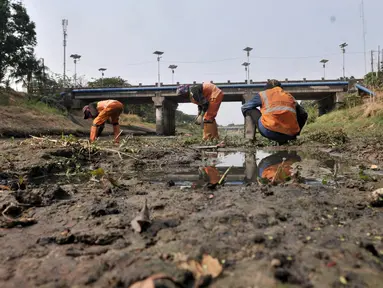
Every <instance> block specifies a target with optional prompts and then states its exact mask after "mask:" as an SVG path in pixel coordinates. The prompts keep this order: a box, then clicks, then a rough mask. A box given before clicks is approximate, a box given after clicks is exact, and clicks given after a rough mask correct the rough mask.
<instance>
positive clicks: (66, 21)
mask: <svg viewBox="0 0 383 288" xmlns="http://www.w3.org/2000/svg"><path fill="white" fill-rule="evenodd" d="M62 26H63V35H64V41H63V46H64V74H63V87H64V88H65V81H66V78H65V74H66V36H67V35H68V34H67V33H66V32H67V28H68V20H67V19H62Z"/></svg>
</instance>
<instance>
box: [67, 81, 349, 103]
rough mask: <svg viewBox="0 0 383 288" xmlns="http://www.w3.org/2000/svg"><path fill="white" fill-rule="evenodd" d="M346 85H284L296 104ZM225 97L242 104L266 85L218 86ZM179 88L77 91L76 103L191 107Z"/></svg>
mask: <svg viewBox="0 0 383 288" xmlns="http://www.w3.org/2000/svg"><path fill="white" fill-rule="evenodd" d="M348 84H349V83H348V82H347V81H310V82H282V87H283V88H284V89H285V90H286V91H288V92H290V93H291V94H293V95H294V97H295V98H296V99H297V100H320V99H323V98H326V97H328V96H331V95H334V94H335V93H337V92H344V91H347V88H348ZM216 85H217V86H218V87H219V88H220V89H221V90H222V91H223V92H224V94H225V97H224V100H223V101H224V102H237V101H242V100H243V96H244V95H245V94H255V93H256V92H259V91H262V90H263V89H264V86H265V83H253V84H244V83H239V84H238V83H236V84H216ZM176 89H177V86H174V85H165V86H161V87H156V86H131V87H123V88H94V89H75V90H73V91H72V94H73V96H74V99H78V100H92V101H93V100H100V99H107V98H114V99H129V102H130V103H132V104H143V103H152V99H151V98H152V97H154V96H156V95H161V96H163V97H166V98H167V99H171V100H172V101H175V102H177V103H189V102H190V101H189V99H188V98H185V97H180V96H177V95H176V94H175V91H176Z"/></svg>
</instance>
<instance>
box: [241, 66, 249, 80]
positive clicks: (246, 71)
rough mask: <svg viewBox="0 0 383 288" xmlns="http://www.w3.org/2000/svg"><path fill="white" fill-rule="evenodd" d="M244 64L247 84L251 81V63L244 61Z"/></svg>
mask: <svg viewBox="0 0 383 288" xmlns="http://www.w3.org/2000/svg"><path fill="white" fill-rule="evenodd" d="M242 66H244V67H245V75H246V77H247V84H250V82H249V78H248V76H249V66H250V63H249V62H243V63H242Z"/></svg>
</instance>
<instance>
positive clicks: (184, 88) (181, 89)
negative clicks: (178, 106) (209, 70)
mask: <svg viewBox="0 0 383 288" xmlns="http://www.w3.org/2000/svg"><path fill="white" fill-rule="evenodd" d="M189 92H190V86H189V85H180V86H178V88H177V92H176V93H177V95H178V96H180V95H186V94H189Z"/></svg>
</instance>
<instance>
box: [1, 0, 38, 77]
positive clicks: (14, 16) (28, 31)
mask: <svg viewBox="0 0 383 288" xmlns="http://www.w3.org/2000/svg"><path fill="white" fill-rule="evenodd" d="M35 28H36V26H35V23H34V22H32V21H31V20H30V18H29V15H28V13H27V10H26V9H25V7H24V6H23V4H22V3H20V2H14V1H12V0H1V1H0V82H2V81H3V80H4V77H5V75H6V73H7V72H8V69H9V68H13V69H14V71H16V70H17V73H16V72H15V73H16V74H17V75H18V76H20V74H24V76H26V77H27V78H29V79H31V72H30V69H33V67H35V63H33V60H32V59H34V56H33V54H34V47H35V46H36V44H37V41H36V31H35ZM28 74H29V75H28Z"/></svg>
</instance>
